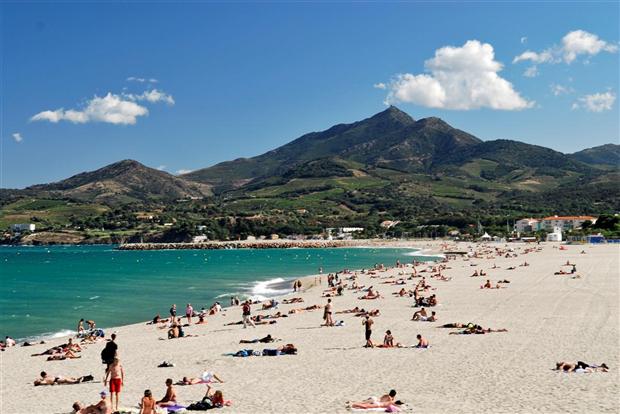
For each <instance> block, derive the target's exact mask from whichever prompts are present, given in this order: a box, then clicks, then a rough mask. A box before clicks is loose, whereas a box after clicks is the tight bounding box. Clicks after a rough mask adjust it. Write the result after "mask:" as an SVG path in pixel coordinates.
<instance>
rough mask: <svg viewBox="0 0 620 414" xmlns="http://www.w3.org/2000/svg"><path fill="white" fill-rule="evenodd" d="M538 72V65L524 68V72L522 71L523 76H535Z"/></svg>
mask: <svg viewBox="0 0 620 414" xmlns="http://www.w3.org/2000/svg"><path fill="white" fill-rule="evenodd" d="M538 73H539V72H538V67H537V66H536V65H534V66H530V67H529V68H527V69H525V72H523V76H525V77H526V78H535V77H536V76H538Z"/></svg>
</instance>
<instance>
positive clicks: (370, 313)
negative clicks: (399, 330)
mask: <svg viewBox="0 0 620 414" xmlns="http://www.w3.org/2000/svg"><path fill="white" fill-rule="evenodd" d="M379 315H381V311H380V310H379V309H372V310H370V311H365V310H363V309H362V311H361V312H359V313H356V314H355V316H357V317H360V316H379Z"/></svg>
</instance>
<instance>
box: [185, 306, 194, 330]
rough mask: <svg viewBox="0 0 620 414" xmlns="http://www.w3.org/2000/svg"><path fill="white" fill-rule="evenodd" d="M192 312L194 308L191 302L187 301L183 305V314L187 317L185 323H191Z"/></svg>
mask: <svg viewBox="0 0 620 414" xmlns="http://www.w3.org/2000/svg"><path fill="white" fill-rule="evenodd" d="M193 314H194V308H193V307H192V304H191V303H188V304H187V306H186V307H185V316H186V317H187V323H188V324H189V325H191V324H192V315H193Z"/></svg>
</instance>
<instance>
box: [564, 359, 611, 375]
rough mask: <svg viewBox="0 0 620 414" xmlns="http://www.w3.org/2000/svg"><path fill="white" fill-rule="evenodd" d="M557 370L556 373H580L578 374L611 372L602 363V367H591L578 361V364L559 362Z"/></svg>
mask: <svg viewBox="0 0 620 414" xmlns="http://www.w3.org/2000/svg"><path fill="white" fill-rule="evenodd" d="M555 369H556V371H564V372H578V373H590V372H608V371H609V367H608V366H607V364H605V363H602V364H601V365H590V364H586V363H585V362H583V361H577V363H576V364H571V363H568V362H558V363H556V364H555Z"/></svg>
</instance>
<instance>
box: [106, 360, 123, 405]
mask: <svg viewBox="0 0 620 414" xmlns="http://www.w3.org/2000/svg"><path fill="white" fill-rule="evenodd" d="M108 378H109V382H110V402H111V403H112V408H113V409H114V410H115V411H118V399H119V394H120V393H121V389H122V387H123V383H124V382H125V370H124V369H123V366H122V365H121V361H120V360H119V359H118V358H114V361H112V364H111V365H110V366H109V367H108V371H107V372H106V375H105V380H104V381H103V385H104V386H106V385H108ZM114 395H116V405H115V404H114Z"/></svg>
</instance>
